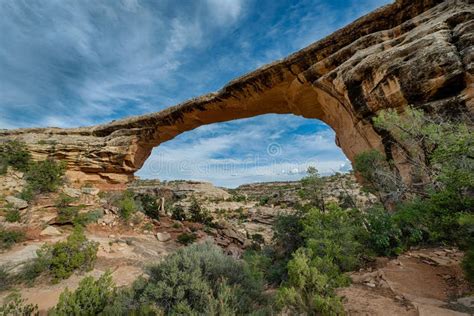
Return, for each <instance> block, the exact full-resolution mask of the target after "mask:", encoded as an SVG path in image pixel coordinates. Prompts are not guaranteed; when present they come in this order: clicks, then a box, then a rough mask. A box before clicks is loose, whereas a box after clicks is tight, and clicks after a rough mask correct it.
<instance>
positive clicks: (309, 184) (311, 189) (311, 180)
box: [299, 167, 326, 211]
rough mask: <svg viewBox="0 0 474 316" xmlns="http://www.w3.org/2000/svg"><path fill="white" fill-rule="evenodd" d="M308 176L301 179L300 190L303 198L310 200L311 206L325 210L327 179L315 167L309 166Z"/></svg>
mask: <svg viewBox="0 0 474 316" xmlns="http://www.w3.org/2000/svg"><path fill="white" fill-rule="evenodd" d="M307 174H308V175H307V176H306V177H304V178H303V179H301V185H302V188H301V190H300V191H299V195H300V196H301V198H303V199H305V200H308V201H309V204H310V206H311V207H316V208H318V209H320V210H323V211H324V210H325V207H326V202H325V194H324V185H325V181H324V179H323V178H321V176H320V175H319V172H318V170H317V169H316V168H315V167H308V170H307Z"/></svg>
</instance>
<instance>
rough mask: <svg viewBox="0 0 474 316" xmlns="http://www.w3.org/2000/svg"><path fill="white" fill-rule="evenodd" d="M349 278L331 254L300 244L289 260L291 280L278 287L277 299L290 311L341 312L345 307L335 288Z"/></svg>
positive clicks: (324, 313)
mask: <svg viewBox="0 0 474 316" xmlns="http://www.w3.org/2000/svg"><path fill="white" fill-rule="evenodd" d="M348 282H349V281H348V279H347V277H345V276H344V275H342V274H340V273H339V268H338V267H337V266H336V265H335V264H334V263H333V262H332V260H331V259H330V258H329V257H324V258H321V257H318V256H314V255H313V254H312V253H311V251H310V250H308V249H304V248H301V249H299V250H298V251H296V252H295V254H294V257H293V259H292V260H291V261H290V262H289V263H288V281H287V282H286V283H285V285H284V286H282V287H281V288H280V289H279V291H278V298H277V302H278V303H279V305H280V307H281V308H286V309H288V310H289V311H290V314H298V315H341V314H344V308H343V306H342V303H341V300H340V298H338V297H336V295H335V292H334V289H335V288H336V287H339V286H345V285H347V284H348Z"/></svg>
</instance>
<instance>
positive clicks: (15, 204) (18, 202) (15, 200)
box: [5, 196, 28, 210]
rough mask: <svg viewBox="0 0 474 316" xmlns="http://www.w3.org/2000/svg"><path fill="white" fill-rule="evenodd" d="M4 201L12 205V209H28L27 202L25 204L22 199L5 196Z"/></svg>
mask: <svg viewBox="0 0 474 316" xmlns="http://www.w3.org/2000/svg"><path fill="white" fill-rule="evenodd" d="M5 201H7V202H8V203H10V204H12V205H13V207H15V208H17V209H20V210H22V209H25V208H27V207H28V202H26V201H25V200H22V199H19V198H17V197H14V196H7V197H6V198H5Z"/></svg>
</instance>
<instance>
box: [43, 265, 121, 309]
mask: <svg viewBox="0 0 474 316" xmlns="http://www.w3.org/2000/svg"><path fill="white" fill-rule="evenodd" d="M115 296H116V288H115V284H114V282H113V281H112V276H111V274H110V272H106V273H104V274H103V275H102V276H101V277H100V278H98V279H97V280H95V279H94V278H93V277H91V276H88V277H85V278H84V279H83V280H82V281H81V282H80V283H79V287H78V288H77V289H76V290H75V291H73V292H71V291H69V290H68V289H67V288H66V290H65V291H64V292H63V293H61V295H60V297H59V302H58V304H57V305H56V306H55V307H54V308H53V309H51V310H50V311H49V313H48V314H49V315H50V316H67V315H99V314H101V313H103V312H104V310H105V309H106V308H107V307H108V306H109V305H110V304H111V303H112V302H113V301H114V299H115Z"/></svg>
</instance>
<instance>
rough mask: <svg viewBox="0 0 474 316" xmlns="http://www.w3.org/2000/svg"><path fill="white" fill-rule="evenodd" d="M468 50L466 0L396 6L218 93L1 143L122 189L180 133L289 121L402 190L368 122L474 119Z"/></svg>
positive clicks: (471, 4)
mask: <svg viewBox="0 0 474 316" xmlns="http://www.w3.org/2000/svg"><path fill="white" fill-rule="evenodd" d="M473 43H474V1H473V0H446V1H442V0H417V1H413V0H398V1H397V2H396V3H394V4H392V5H388V6H385V7H382V8H380V9H379V10H376V11H374V12H372V13H370V14H369V15H367V16H365V17H362V18H360V19H358V20H357V21H355V22H354V23H352V24H350V25H348V26H347V27H345V28H343V29H341V30H339V31H337V32H335V33H334V34H332V35H330V36H328V37H327V38H325V39H322V40H320V41H318V42H316V43H314V44H312V45H310V46H308V47H307V48H305V49H303V50H301V51H299V52H297V53H295V54H293V55H290V56H289V57H287V58H285V59H283V60H280V61H277V62H274V63H272V64H269V65H266V66H264V67H262V68H260V69H257V70H256V71H254V72H251V73H249V74H247V75H245V76H243V77H241V78H238V79H236V80H233V81H231V82H230V83H229V84H227V85H226V86H225V87H223V88H222V89H221V90H220V91H218V92H216V93H211V94H208V95H204V96H201V97H198V98H195V99H192V100H189V101H187V102H185V103H183V104H180V105H177V106H173V107H170V108H168V109H166V110H164V111H161V112H156V113H152V114H149V115H144V116H137V117H131V118H126V119H123V120H119V121H113V122H111V123H108V124H104V125H97V126H90V127H82V128H73V129H60V128H31V129H17V130H1V131H0V141H6V140H9V139H20V140H22V141H24V142H26V143H27V144H28V146H29V148H30V150H31V151H32V153H33V155H34V157H35V158H37V159H42V158H45V157H47V156H54V157H55V158H57V159H61V160H65V161H67V163H68V175H69V177H70V178H72V179H73V180H77V181H80V182H87V181H90V182H101V183H110V184H113V183H125V182H127V181H128V180H130V179H131V178H132V177H133V174H134V172H135V171H137V170H138V169H139V168H140V167H142V165H143V163H144V161H145V160H146V159H147V158H148V156H149V155H150V153H151V150H152V149H153V147H156V146H158V145H159V144H160V143H163V142H165V141H168V140H170V139H172V138H174V137H175V136H177V135H178V134H180V133H183V132H185V131H188V130H191V129H194V128H196V127H199V126H201V125H205V124H210V123H215V122H223V121H229V120H234V119H239V118H247V117H252V116H256V115H261V114H267V113H281V114H286V113H292V114H296V115H301V116H304V117H306V118H315V119H320V120H322V121H324V122H326V123H327V124H328V125H330V126H331V127H332V128H333V129H334V130H335V132H336V138H337V139H336V142H337V144H338V145H339V146H340V147H341V148H342V150H343V151H344V153H345V154H346V155H347V157H348V158H349V159H350V160H353V159H354V157H355V155H356V154H357V153H360V152H362V151H365V150H368V149H372V148H375V149H379V150H381V151H382V152H384V153H385V154H386V155H387V157H388V158H389V159H393V160H394V161H395V164H396V166H397V168H399V171H400V173H401V174H402V176H403V177H404V178H405V179H407V181H409V180H408V179H409V177H410V176H409V171H406V170H408V169H407V168H404V167H403V166H404V164H405V161H404V160H403V158H402V157H403V155H400V153H397V149H396V148H398V147H397V146H394V145H393V141H394V140H393V139H391V138H390V137H389V135H383V134H382V132H381V131H377V130H376V129H375V128H374V126H373V124H372V120H371V118H372V117H373V116H374V115H376V113H377V112H378V111H380V110H381V109H384V108H400V109H402V108H403V107H406V106H408V105H415V106H420V107H422V108H424V109H426V110H427V111H437V112H440V113H443V114H445V115H455V114H456V113H459V112H464V113H468V116H471V117H472V114H473V112H474V100H473V95H474V47H473ZM158 176H159V175H158Z"/></svg>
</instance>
